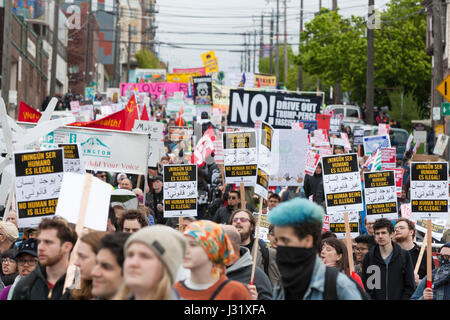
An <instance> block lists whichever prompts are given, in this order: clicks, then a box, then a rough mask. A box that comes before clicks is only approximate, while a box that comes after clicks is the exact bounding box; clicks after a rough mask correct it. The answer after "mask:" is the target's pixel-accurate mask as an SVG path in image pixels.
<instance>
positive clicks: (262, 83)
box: [255, 73, 277, 89]
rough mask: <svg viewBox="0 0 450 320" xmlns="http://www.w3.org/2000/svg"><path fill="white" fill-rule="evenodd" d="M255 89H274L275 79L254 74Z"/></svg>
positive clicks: (275, 86)
mask: <svg viewBox="0 0 450 320" xmlns="http://www.w3.org/2000/svg"><path fill="white" fill-rule="evenodd" d="M255 87H257V88H267V89H276V88H277V77H276V76H270V75H263V74H257V73H256V74H255Z"/></svg>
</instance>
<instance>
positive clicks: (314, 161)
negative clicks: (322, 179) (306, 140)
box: [305, 149, 320, 176]
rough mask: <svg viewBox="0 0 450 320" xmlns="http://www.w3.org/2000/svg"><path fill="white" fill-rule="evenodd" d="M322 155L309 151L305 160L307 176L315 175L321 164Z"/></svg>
mask: <svg viewBox="0 0 450 320" xmlns="http://www.w3.org/2000/svg"><path fill="white" fill-rule="evenodd" d="M319 160H320V155H319V154H318V153H317V152H315V151H314V150H311V149H309V150H308V152H307V153H306V159H305V174H309V175H310V176H312V175H314V172H315V171H316V167H317V165H318V164H319Z"/></svg>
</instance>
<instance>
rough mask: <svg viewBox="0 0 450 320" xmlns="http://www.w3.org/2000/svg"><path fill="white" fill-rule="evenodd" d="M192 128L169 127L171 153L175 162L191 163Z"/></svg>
mask: <svg viewBox="0 0 450 320" xmlns="http://www.w3.org/2000/svg"><path fill="white" fill-rule="evenodd" d="M192 133H193V132H192V129H190V128H189V127H169V134H168V139H169V141H170V142H172V145H173V146H172V150H171V153H172V155H173V159H172V161H173V162H174V163H189V162H190V158H191V157H190V155H188V152H189V150H191V136H192Z"/></svg>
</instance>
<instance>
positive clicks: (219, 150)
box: [213, 131, 223, 164]
mask: <svg viewBox="0 0 450 320" xmlns="http://www.w3.org/2000/svg"><path fill="white" fill-rule="evenodd" d="M213 144H214V161H215V162H216V163H217V164H223V133H222V131H218V132H217V139H216V140H214V141H213Z"/></svg>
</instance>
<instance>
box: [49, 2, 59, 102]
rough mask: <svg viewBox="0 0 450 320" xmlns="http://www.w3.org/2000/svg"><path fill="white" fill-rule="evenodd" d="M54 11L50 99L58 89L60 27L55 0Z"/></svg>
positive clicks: (57, 4) (57, 3) (57, 6)
mask: <svg viewBox="0 0 450 320" xmlns="http://www.w3.org/2000/svg"><path fill="white" fill-rule="evenodd" d="M54 2H55V7H54V10H53V44H52V66H51V68H52V69H51V75H50V97H54V96H55V89H56V59H57V57H58V33H59V31H58V29H59V28H58V27H59V0H54Z"/></svg>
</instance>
